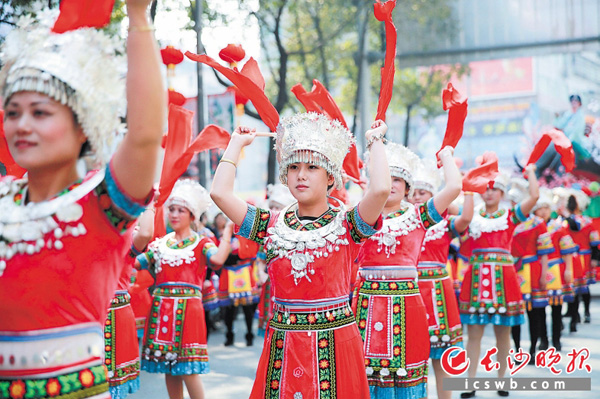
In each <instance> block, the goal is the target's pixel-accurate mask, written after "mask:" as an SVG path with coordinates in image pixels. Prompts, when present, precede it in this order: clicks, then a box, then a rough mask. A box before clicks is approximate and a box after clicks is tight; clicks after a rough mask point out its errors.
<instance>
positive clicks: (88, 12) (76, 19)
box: [52, 0, 115, 33]
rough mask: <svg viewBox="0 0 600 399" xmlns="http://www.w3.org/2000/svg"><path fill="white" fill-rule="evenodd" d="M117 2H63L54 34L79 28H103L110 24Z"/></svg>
mask: <svg viewBox="0 0 600 399" xmlns="http://www.w3.org/2000/svg"><path fill="white" fill-rule="evenodd" d="M114 4H115V0H62V1H61V2H60V14H59V15H58V18H57V19H56V22H55V23H54V26H53V27H52V32H54V33H65V32H68V31H70V30H75V29H79V28H102V27H104V26H106V25H108V23H109V22H110V14H111V13H112V10H113V6H114Z"/></svg>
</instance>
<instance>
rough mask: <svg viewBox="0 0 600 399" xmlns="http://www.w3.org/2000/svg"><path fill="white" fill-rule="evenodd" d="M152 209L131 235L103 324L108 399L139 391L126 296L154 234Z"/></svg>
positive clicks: (137, 361)
mask: <svg viewBox="0 0 600 399" xmlns="http://www.w3.org/2000/svg"><path fill="white" fill-rule="evenodd" d="M153 211H154V208H150V209H149V210H148V211H146V212H144V213H143V214H142V216H140V218H139V223H138V225H137V226H136V227H135V229H134V231H133V237H132V245H131V249H130V250H129V253H128V255H127V257H126V259H125V262H126V267H125V268H124V269H123V272H122V273H121V276H120V278H119V283H118V286H117V291H116V292H115V295H114V297H113V299H112V301H111V302H110V308H109V309H108V317H107V318H106V322H105V323H104V364H105V365H106V368H107V369H108V384H109V387H110V396H111V397H112V399H121V398H124V397H126V396H127V395H128V394H130V393H134V392H137V391H138V390H139V388H140V378H139V376H140V354H139V345H138V337H137V331H136V319H135V315H134V311H133V307H132V306H131V304H130V302H131V296H130V294H129V292H128V289H129V288H130V284H131V276H132V270H133V265H134V263H135V257H136V256H137V255H139V254H140V253H141V251H143V250H144V248H146V245H147V244H148V242H149V241H150V239H151V238H152V233H153V232H154V212H153Z"/></svg>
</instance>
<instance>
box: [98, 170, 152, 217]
mask: <svg viewBox="0 0 600 399" xmlns="http://www.w3.org/2000/svg"><path fill="white" fill-rule="evenodd" d="M111 165H112V164H111V163H109V164H108V165H106V175H105V178H104V180H105V182H106V189H107V191H108V196H109V197H110V199H111V201H112V203H113V204H114V205H115V206H116V207H117V208H118V209H119V210H120V211H121V212H122V213H123V214H125V215H127V216H129V217H130V218H131V219H135V218H137V217H138V216H140V215H141V214H142V212H144V210H145V209H146V205H148V203H149V202H150V200H151V199H152V193H149V194H148V196H147V197H146V198H145V199H144V200H142V201H139V200H136V199H133V198H131V197H130V196H128V195H127V194H126V193H125V190H123V188H122V187H121V186H120V185H119V182H117V181H116V180H115V178H114V177H113V171H112V166H111Z"/></svg>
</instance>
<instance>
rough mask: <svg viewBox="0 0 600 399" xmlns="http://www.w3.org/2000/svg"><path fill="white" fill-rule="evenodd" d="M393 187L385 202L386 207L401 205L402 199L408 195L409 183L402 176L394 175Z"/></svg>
mask: <svg viewBox="0 0 600 399" xmlns="http://www.w3.org/2000/svg"><path fill="white" fill-rule="evenodd" d="M391 179H392V189H391V190H390V195H388V198H387V201H386V203H385V207H386V208H390V207H399V206H400V203H401V202H402V200H403V199H404V198H405V197H406V194H407V191H406V190H407V188H408V185H407V184H406V181H405V180H404V179H403V178H401V177H395V176H392V177H391Z"/></svg>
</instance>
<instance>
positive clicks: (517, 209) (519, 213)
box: [513, 204, 527, 223]
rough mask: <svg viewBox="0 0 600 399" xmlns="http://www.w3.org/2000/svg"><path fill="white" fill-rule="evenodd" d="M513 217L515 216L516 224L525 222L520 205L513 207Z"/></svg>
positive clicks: (525, 217) (525, 218)
mask: <svg viewBox="0 0 600 399" xmlns="http://www.w3.org/2000/svg"><path fill="white" fill-rule="evenodd" d="M513 215H514V216H515V218H516V219H517V220H516V222H517V223H523V222H524V221H526V220H527V216H525V215H524V214H523V211H522V210H521V204H517V205H516V206H515V207H514V213H513Z"/></svg>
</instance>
